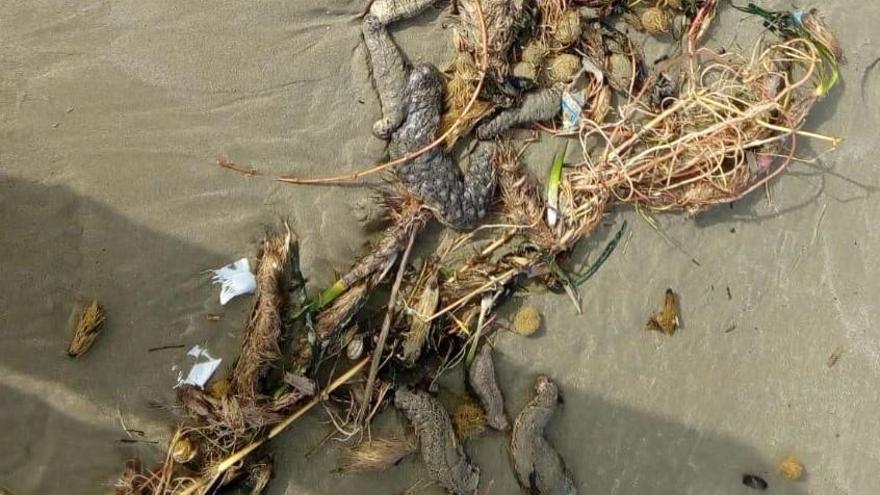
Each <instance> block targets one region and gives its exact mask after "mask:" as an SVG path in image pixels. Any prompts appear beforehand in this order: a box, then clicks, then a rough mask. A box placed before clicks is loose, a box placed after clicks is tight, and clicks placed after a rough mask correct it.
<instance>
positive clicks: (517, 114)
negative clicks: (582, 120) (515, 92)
mask: <svg viewBox="0 0 880 495" xmlns="http://www.w3.org/2000/svg"><path fill="white" fill-rule="evenodd" d="M562 91H563V87H562V85H561V84H554V85H553V86H551V87H549V88H545V89H540V90H537V91H534V92H532V93H528V94H526V95H525V97H524V98H523V100H522V103H521V104H520V105H519V106H516V107H512V108H508V109H506V110H502V111H501V113H499V114H498V115H496V116H495V117H493V118H492V119H491V120H489V121H488V122H486V123H484V124H482V125H480V126H479V127H478V128H477V138H478V139H492V138H494V137H497V136H498V135H499V134H501V133H502V132H504V131H506V130H507V129H510V128H511V127H513V126H516V125H520V124H526V123H531V122H541V121H543V120H550V119H552V118H553V117H555V116H556V115H558V114H559V112H560V110H561V105H562Z"/></svg>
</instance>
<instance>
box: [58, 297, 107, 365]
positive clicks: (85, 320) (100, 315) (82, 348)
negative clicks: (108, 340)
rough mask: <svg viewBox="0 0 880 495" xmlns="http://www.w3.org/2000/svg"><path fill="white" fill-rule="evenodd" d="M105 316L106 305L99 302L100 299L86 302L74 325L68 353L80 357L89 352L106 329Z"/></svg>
mask: <svg viewBox="0 0 880 495" xmlns="http://www.w3.org/2000/svg"><path fill="white" fill-rule="evenodd" d="M105 318H106V315H105V313H104V307H103V306H101V305H100V304H98V301H92V302H90V303H88V304H86V305H85V307H84V308H83V310H82V311H81V312H80V314H79V317H77V319H76V323H75V324H74V326H73V335H72V337H71V340H70V345H68V346H67V355H68V356H70V357H79V356H82V355H83V354H85V353H86V352H88V350H89V349H91V348H92V345H94V343H95V340H96V339H97V338H98V335H100V334H101V331H102V330H103V329H104V319H105Z"/></svg>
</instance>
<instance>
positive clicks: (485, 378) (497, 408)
mask: <svg viewBox="0 0 880 495" xmlns="http://www.w3.org/2000/svg"><path fill="white" fill-rule="evenodd" d="M468 383H470V386H471V388H472V389H473V391H474V393H475V394H477V398H479V399H480V403H481V404H482V405H483V409H484V410H485V411H486V423H487V424H488V425H489V426H490V427H492V428H494V429H496V430H499V431H504V430H507V429H509V428H510V421H509V420H508V419H507V415H505V414H504V397H503V396H502V395H501V389H500V388H498V381H497V380H496V379H495V363H494V361H493V359H492V347H490V346H489V345H488V344H483V347H482V348H481V349H480V351H479V352H478V353H477V356H476V358H475V359H474V362H473V363H471V367H470V369H469V370H468Z"/></svg>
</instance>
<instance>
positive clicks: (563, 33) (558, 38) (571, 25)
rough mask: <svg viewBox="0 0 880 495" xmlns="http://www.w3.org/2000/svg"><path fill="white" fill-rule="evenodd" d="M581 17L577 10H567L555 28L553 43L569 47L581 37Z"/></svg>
mask: <svg viewBox="0 0 880 495" xmlns="http://www.w3.org/2000/svg"><path fill="white" fill-rule="evenodd" d="M581 32H583V31H582V29H581V16H580V14H578V11H577V10H567V11H565V13H563V14H562V16H561V17H560V18H559V20H558V21H557V22H556V25H555V26H553V41H555V42H557V43H559V44H560V45H565V46H568V45H570V44H572V43H574V42H575V41H577V40H578V38H580V37H581Z"/></svg>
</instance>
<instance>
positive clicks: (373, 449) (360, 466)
mask: <svg viewBox="0 0 880 495" xmlns="http://www.w3.org/2000/svg"><path fill="white" fill-rule="evenodd" d="M417 449H418V444H417V442H416V441H415V440H414V439H411V438H407V437H393V436H392V437H373V438H371V439H368V440H364V441H363V442H361V443H359V444H358V445H355V446H354V447H347V448H343V449H342V452H341V453H340V455H339V460H338V463H337V466H338V469H337V471H339V472H340V473H345V474H348V473H361V472H367V471H384V470H386V469H388V468H390V467H392V466H396V465H397V463H399V462H400V461H401V460H403V459H404V458H406V457H407V456H409V455H410V454H413V453H415V452H416V450H417Z"/></svg>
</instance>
